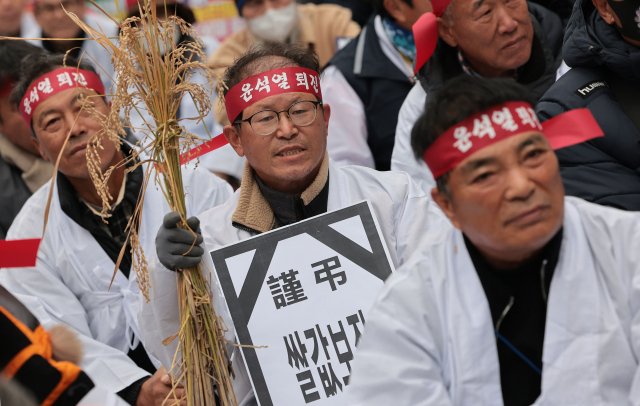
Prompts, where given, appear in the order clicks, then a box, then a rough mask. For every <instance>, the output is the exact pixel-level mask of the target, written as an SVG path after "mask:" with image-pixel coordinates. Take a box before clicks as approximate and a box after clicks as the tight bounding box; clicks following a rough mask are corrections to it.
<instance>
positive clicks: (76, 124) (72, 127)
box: [65, 113, 93, 137]
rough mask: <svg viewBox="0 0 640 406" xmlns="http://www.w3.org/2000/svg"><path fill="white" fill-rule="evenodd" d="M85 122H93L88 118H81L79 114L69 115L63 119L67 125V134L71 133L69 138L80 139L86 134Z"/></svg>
mask: <svg viewBox="0 0 640 406" xmlns="http://www.w3.org/2000/svg"><path fill="white" fill-rule="evenodd" d="M87 120H93V119H92V118H90V117H83V115H80V113H69V114H67V115H66V117H65V121H66V124H67V134H69V133H71V137H80V136H82V135H84V134H85V133H86V132H87V125H86V124H87Z"/></svg>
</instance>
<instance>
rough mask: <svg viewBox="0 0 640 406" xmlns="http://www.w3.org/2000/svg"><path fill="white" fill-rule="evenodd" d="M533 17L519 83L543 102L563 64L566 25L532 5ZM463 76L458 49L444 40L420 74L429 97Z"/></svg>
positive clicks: (544, 9)
mask: <svg viewBox="0 0 640 406" xmlns="http://www.w3.org/2000/svg"><path fill="white" fill-rule="evenodd" d="M529 14H530V15H531V22H532V23H533V42H532V44H531V57H530V58H529V61H528V62H527V63H525V64H524V65H523V67H522V73H521V75H520V77H519V78H518V83H520V84H522V85H524V86H525V87H526V88H527V89H529V90H530V91H531V92H533V94H534V95H535V97H536V99H539V98H540V97H542V95H543V94H544V93H545V92H546V91H547V89H549V87H550V86H551V85H552V84H553V82H554V81H555V80H556V73H557V70H558V67H559V66H560V63H561V62H562V60H561V58H560V55H559V53H560V42H561V38H562V22H561V21H560V17H558V15H557V14H555V13H553V12H551V11H549V10H547V9H546V8H544V7H542V6H540V5H538V4H535V3H531V2H529ZM463 73H464V71H463V70H462V66H460V62H458V52H457V49H456V48H454V47H451V46H449V45H448V44H447V43H446V42H444V40H443V39H442V38H440V39H438V44H437V46H436V50H435V52H434V53H433V56H432V57H431V58H430V59H429V61H428V62H427V63H426V64H425V65H424V66H423V67H422V68H421V69H420V71H419V72H418V78H419V79H420V83H421V84H422V87H423V88H424V90H425V92H427V94H429V93H431V92H434V91H436V90H438V89H439V88H440V87H441V86H442V85H443V84H444V83H445V82H446V81H448V80H449V79H452V78H454V77H456V76H458V75H462V74H463Z"/></svg>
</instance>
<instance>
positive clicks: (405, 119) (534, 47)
mask: <svg viewBox="0 0 640 406" xmlns="http://www.w3.org/2000/svg"><path fill="white" fill-rule="evenodd" d="M439 3H440V5H442V6H443V7H442V8H443V9H444V11H443V10H442V9H440V10H439V12H438V13H437V27H436V28H437V32H438V37H439V38H438V39H437V45H436V48H435V51H434V52H433V54H432V55H431V56H430V57H429V59H428V61H427V62H426V63H424V62H423V65H422V66H417V68H419V71H418V72H417V76H418V79H419V81H420V83H419V84H416V85H415V86H414V87H413V89H411V91H410V92H409V94H408V95H407V98H406V100H405V101H404V103H403V104H402V107H401V108H400V113H399V115H398V126H397V128H396V140H395V143H394V146H393V153H392V155H391V169H392V170H397V171H405V172H407V173H408V174H409V175H411V177H413V179H414V180H415V181H416V182H418V184H419V185H420V186H421V187H422V189H423V190H425V191H426V190H431V188H433V187H434V186H435V180H434V179H433V175H432V174H431V171H430V170H429V168H428V167H427V166H426V165H425V163H424V162H422V161H418V160H416V159H415V157H414V155H413V151H412V149H411V145H410V144H411V142H410V140H411V129H412V128H413V125H414V123H415V122H416V120H417V119H418V117H419V116H420V115H421V114H422V113H423V112H424V107H425V103H426V102H428V100H429V97H431V96H430V94H432V95H435V93H436V92H437V91H438V90H439V89H440V88H441V87H442V86H443V84H444V83H446V82H447V81H449V80H451V79H452V78H454V77H457V76H460V75H468V76H471V77H476V78H478V77H480V78H497V77H509V78H511V79H513V80H514V81H516V82H518V83H520V84H522V85H524V86H525V87H526V88H527V89H528V90H529V91H531V92H532V93H533V94H534V96H535V98H536V99H539V98H540V97H542V95H543V94H544V93H545V92H546V91H547V90H548V89H549V88H550V87H551V85H552V84H553V83H554V82H555V81H556V79H557V78H558V77H559V76H561V75H562V74H563V73H564V72H566V69H565V68H566V66H565V65H564V64H562V56H561V51H562V38H563V26H562V20H561V19H560V17H559V16H558V15H557V14H556V13H554V12H552V11H550V10H548V9H547V8H545V7H543V6H540V5H538V4H536V3H532V2H528V1H526V0H453V1H450V0H445V1H444V2H439ZM433 4H434V9H435V8H436V7H435V6H436V4H437V3H436V2H433ZM428 39H429V38H416V43H417V46H416V47H417V49H418V50H420V49H421V47H420V44H424V43H425V42H427V41H428ZM418 55H420V52H419V51H418Z"/></svg>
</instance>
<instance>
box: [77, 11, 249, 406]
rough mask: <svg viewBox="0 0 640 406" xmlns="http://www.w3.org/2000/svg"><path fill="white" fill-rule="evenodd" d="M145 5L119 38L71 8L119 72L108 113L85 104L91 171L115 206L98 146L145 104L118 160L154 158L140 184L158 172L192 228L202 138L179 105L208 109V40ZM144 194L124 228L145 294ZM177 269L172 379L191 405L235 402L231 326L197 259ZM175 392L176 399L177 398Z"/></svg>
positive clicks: (116, 138)
mask: <svg viewBox="0 0 640 406" xmlns="http://www.w3.org/2000/svg"><path fill="white" fill-rule="evenodd" d="M90 1H91V2H92V3H93V4H94V5H95V6H96V7H98V6H97V5H96V4H95V3H94V2H93V1H92V0H90ZM116 4H117V1H116ZM98 8H100V7H98ZM140 8H141V17H139V18H138V17H133V18H129V19H127V20H125V21H123V22H122V23H118V22H116V23H117V24H118V25H119V27H120V37H119V44H118V46H116V45H114V44H113V43H112V42H111V41H109V38H107V37H106V36H105V35H104V33H101V32H98V31H96V30H94V29H92V28H91V27H89V26H88V25H86V24H85V23H84V22H83V21H82V20H81V19H79V18H78V17H77V16H76V15H75V14H73V13H69V12H67V14H68V15H69V16H70V17H71V18H72V19H73V20H74V22H75V23H76V24H78V26H80V27H81V28H82V29H83V30H84V31H85V32H86V33H87V34H88V35H89V36H90V37H91V38H92V39H93V40H95V41H97V42H98V43H99V44H101V45H102V46H103V47H104V48H105V49H106V50H107V51H109V52H110V53H111V56H112V58H111V61H112V63H113V65H114V67H115V72H116V78H115V79H117V80H114V83H115V85H114V87H115V89H111V92H112V95H111V102H112V108H111V112H110V113H109V114H108V115H107V116H104V115H100V114H99V113H98V112H97V111H96V110H95V109H93V108H92V107H91V103H84V104H85V106H86V107H85V109H86V110H87V111H89V113H90V114H92V115H93V117H95V118H96V119H97V120H99V122H100V123H101V124H102V129H103V131H102V132H101V133H100V134H97V137H96V138H95V139H94V140H92V141H91V142H89V146H88V149H87V163H88V166H89V171H90V174H91V178H92V180H93V182H94V184H95V186H96V189H97V190H98V193H99V194H100V196H101V197H102V200H103V213H105V214H106V213H107V212H108V210H110V209H111V206H110V204H109V201H110V200H111V199H112V196H110V194H109V191H108V188H107V180H108V179H109V176H110V175H111V172H112V171H113V170H114V169H115V168H110V169H109V170H108V171H107V172H106V173H102V172H101V171H100V169H99V168H100V166H99V163H100V157H99V155H98V154H97V149H98V148H102V145H101V143H102V139H103V138H104V137H106V138H107V139H109V140H111V141H113V142H114V143H115V144H116V145H117V146H118V147H120V145H121V143H122V141H121V136H124V135H125V134H126V132H125V130H124V128H123V124H122V120H121V117H120V115H123V116H124V122H125V123H129V122H130V120H129V118H130V115H131V114H132V113H133V114H140V113H141V110H146V112H148V115H149V116H151V117H152V118H153V122H146V121H145V123H144V127H145V128H136V129H135V130H136V132H137V134H139V135H142V137H141V140H140V141H139V142H138V148H136V149H134V151H133V153H132V155H131V156H130V157H128V158H127V159H126V160H125V161H124V162H121V163H120V164H119V165H127V170H128V171H132V170H134V169H135V168H136V167H137V166H139V165H141V164H142V163H149V164H150V165H147V167H146V168H147V169H146V172H145V177H144V184H143V188H142V191H144V190H145V189H146V187H147V186H148V185H149V182H150V181H151V177H152V176H154V177H155V178H154V181H155V184H156V186H158V187H160V189H161V190H162V191H163V193H164V195H165V197H166V199H167V202H168V203H169V206H170V207H171V210H175V211H178V212H180V213H181V219H182V221H181V223H180V224H179V225H178V226H179V227H182V228H187V229H188V226H187V224H186V219H185V217H184V216H185V213H186V207H185V192H184V188H183V184H182V175H181V167H180V154H181V153H184V152H186V151H189V150H191V149H192V148H194V147H197V145H199V144H200V143H201V142H202V141H203V140H201V139H200V138H198V137H197V136H195V135H194V134H192V133H189V132H187V131H185V129H184V127H183V126H182V125H181V124H180V121H181V120H183V119H181V120H178V119H176V117H177V111H178V107H179V105H180V102H181V100H182V98H183V97H192V98H193V100H194V102H195V104H196V107H197V109H198V111H199V113H200V114H201V115H200V116H199V117H194V118H186V119H192V120H193V119H195V120H197V121H198V122H200V121H202V118H203V117H204V116H206V115H207V114H208V113H209V112H210V110H211V103H210V100H209V94H210V93H211V92H212V88H213V86H214V81H213V77H212V73H211V71H210V70H209V68H208V67H207V66H206V65H205V63H204V61H205V60H206V57H205V55H204V51H203V49H204V45H203V44H202V41H201V40H200V38H199V36H198V34H197V33H196V32H195V30H194V29H193V27H192V26H191V25H189V24H187V23H186V22H185V21H184V20H182V19H179V18H177V17H175V16H168V17H167V19H166V21H162V20H159V19H158V17H157V15H156V1H155V0H145V1H144V4H143V5H141V6H140ZM65 11H66V10H65ZM103 12H104V11H103ZM105 14H107V13H105ZM166 14H167V15H169V13H166ZM107 15H108V14H107ZM114 21H115V20H114ZM177 30H179V31H180V32H181V33H182V34H183V35H185V36H189V37H191V38H193V39H194V40H195V41H185V42H182V43H181V44H179V45H174V44H175V41H174V38H175V37H176V36H177V35H179V32H178V31H177ZM165 50H166V52H165ZM196 71H198V72H199V73H200V74H202V75H204V77H206V79H207V81H208V84H209V88H208V89H207V88H206V87H205V86H203V85H201V84H198V83H194V82H192V81H191V78H192V76H193V74H194V73H195V72H196ZM207 131H208V130H207ZM154 167H157V168H158V169H159V170H158V171H154V170H153V168H154ZM143 198H144V194H143V193H142V192H141V195H140V197H139V200H138V204H137V206H136V209H135V211H134V214H133V216H132V218H131V220H130V222H129V225H128V227H127V229H128V233H129V244H130V246H131V253H132V255H133V258H134V262H133V264H132V266H133V269H134V270H135V272H136V275H137V281H138V284H139V286H140V290H141V291H142V292H143V294H144V295H145V297H146V299H147V301H148V300H149V296H148V289H149V287H148V283H149V278H148V272H147V261H146V259H145V256H144V252H143V251H142V247H141V245H140V242H139V240H138V230H139V227H140V221H141V216H140V215H141V212H142V207H143V205H144V201H143ZM194 235H195V234H194ZM126 248H127V245H126V244H125V246H124V247H123V248H122V251H121V252H120V258H119V259H118V264H116V271H117V269H118V266H119V262H120V259H121V258H122V256H123V255H124V252H125V249H126ZM114 276H115V273H114ZM176 277H177V278H178V298H179V304H180V325H181V329H180V331H179V332H178V333H177V334H176V336H173V337H170V338H168V339H166V340H165V341H164V344H165V345H168V344H169V343H171V342H172V341H173V340H174V339H175V338H176V337H177V338H178V339H179V345H178V351H177V352H176V356H175V357H174V362H173V366H172V368H171V371H172V373H173V376H174V385H177V384H178V383H182V384H183V385H184V387H185V392H186V394H187V403H188V405H189V406H204V405H207V406H208V405H215V404H216V403H215V402H216V401H215V394H214V390H216V391H217V394H218V396H219V402H220V404H221V405H224V406H232V405H233V406H237V401H236V398H235V394H234V391H233V387H232V385H231V377H230V375H233V369H232V368H231V363H230V361H229V354H228V353H227V348H226V345H225V343H226V342H225V338H224V332H225V331H226V329H225V326H224V325H223V322H222V319H221V318H219V317H218V316H217V315H216V313H215V311H214V309H213V305H212V303H211V289H210V286H209V284H208V279H207V278H206V277H205V276H204V275H203V273H202V270H201V269H200V266H198V267H195V268H190V269H183V270H181V272H178V273H177V275H176ZM178 355H179V359H178ZM174 390H175V386H174ZM170 398H172V399H173V398H175V396H170ZM173 400H174V401H175V402H176V403H177V401H178V399H173Z"/></svg>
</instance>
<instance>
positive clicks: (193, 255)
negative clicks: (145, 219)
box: [156, 211, 204, 270]
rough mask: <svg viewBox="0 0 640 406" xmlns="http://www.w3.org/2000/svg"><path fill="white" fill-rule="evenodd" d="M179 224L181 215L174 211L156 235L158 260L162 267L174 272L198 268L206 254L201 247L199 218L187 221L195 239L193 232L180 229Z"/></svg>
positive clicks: (165, 218) (165, 217)
mask: <svg viewBox="0 0 640 406" xmlns="http://www.w3.org/2000/svg"><path fill="white" fill-rule="evenodd" d="M179 222H180V213H178V212H177V211H174V212H171V213H169V214H167V215H166V216H164V220H163V221H162V226H161V227H160V230H158V235H156V252H157V253H158V259H159V260H160V263H161V264H162V265H164V266H165V267H166V268H168V269H172V270H176V269H184V268H190V267H192V266H196V265H198V264H199V263H200V257H202V255H203V254H204V249H203V248H202V247H200V244H202V234H200V220H198V218H197V217H191V218H190V219H189V220H187V224H188V225H189V227H190V228H191V229H192V230H193V231H194V232H195V233H196V235H195V237H194V235H193V233H192V232H191V231H189V230H183V229H181V228H178V227H177V224H178V223H179ZM194 240H195V244H194Z"/></svg>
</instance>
